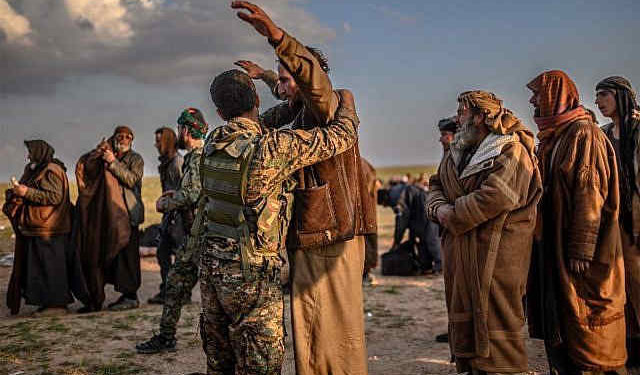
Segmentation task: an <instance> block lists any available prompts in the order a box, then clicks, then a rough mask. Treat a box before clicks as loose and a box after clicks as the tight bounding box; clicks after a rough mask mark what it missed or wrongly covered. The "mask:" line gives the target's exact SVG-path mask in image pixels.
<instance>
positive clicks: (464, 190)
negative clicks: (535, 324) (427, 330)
mask: <svg viewBox="0 0 640 375" xmlns="http://www.w3.org/2000/svg"><path fill="white" fill-rule="evenodd" d="M518 130H519V131H518V132H516V133H511V134H507V135H502V136H500V135H497V134H493V133H492V134H490V135H489V136H487V138H485V140H484V141H483V143H482V144H481V145H480V146H479V148H478V150H477V151H476V155H474V157H473V158H472V159H471V161H470V162H469V165H468V166H467V167H466V168H465V169H464V170H463V171H462V173H459V172H458V168H457V165H456V162H455V161H454V159H455V158H454V157H453V155H452V153H451V151H447V152H446V154H445V157H444V158H443V160H442V163H441V164H440V167H439V171H438V174H436V175H434V176H433V177H432V178H431V183H430V186H431V192H430V194H429V199H428V203H427V209H428V213H429V216H430V219H432V220H437V217H436V210H437V207H438V206H440V205H442V204H451V205H453V206H454V212H453V214H452V215H451V216H450V217H449V222H450V223H449V224H448V225H447V227H445V228H444V230H443V234H442V253H443V263H444V269H443V270H444V278H445V291H446V302H447V310H448V314H449V345H450V346H451V352H452V353H453V354H454V355H455V359H456V364H457V367H458V372H463V371H471V369H476V370H481V371H486V372H524V371H527V370H528V362H527V353H526V348H525V342H524V333H523V328H524V324H525V323H524V319H525V318H524V316H525V315H524V308H523V303H522V299H523V296H524V292H525V285H526V280H527V273H528V269H529V261H530V256H531V245H532V240H533V229H534V224H535V218H536V206H537V203H538V200H539V198H540V195H541V179H540V173H539V171H538V168H537V166H536V164H535V161H534V160H535V158H534V156H533V136H532V134H531V133H530V132H529V131H527V130H524V129H523V128H519V129H518ZM482 155H484V157H482Z"/></svg>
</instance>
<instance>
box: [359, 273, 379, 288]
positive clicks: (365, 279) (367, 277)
mask: <svg viewBox="0 0 640 375" xmlns="http://www.w3.org/2000/svg"><path fill="white" fill-rule="evenodd" d="M372 285H376V279H375V277H373V275H372V274H370V273H368V272H367V273H365V274H364V275H362V286H372Z"/></svg>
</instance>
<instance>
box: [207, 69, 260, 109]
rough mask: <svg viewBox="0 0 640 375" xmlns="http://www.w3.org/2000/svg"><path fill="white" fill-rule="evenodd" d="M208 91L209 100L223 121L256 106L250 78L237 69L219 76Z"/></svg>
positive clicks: (256, 96)
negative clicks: (209, 94)
mask: <svg viewBox="0 0 640 375" xmlns="http://www.w3.org/2000/svg"><path fill="white" fill-rule="evenodd" d="M209 91H210V93H211V100H212V101H213V103H214V104H215V106H216V108H218V110H219V111H220V115H221V116H222V118H223V119H224V120H229V119H231V118H234V117H238V116H240V115H242V114H244V113H247V112H249V111H250V110H252V109H253V108H254V107H255V106H256V103H257V98H258V94H257V93H256V86H255V85H254V84H253V80H252V79H251V77H249V75H247V74H246V73H245V72H242V71H240V70H238V69H232V70H228V71H226V72H224V73H221V74H219V75H218V76H217V77H216V78H215V79H214V80H213V82H212V83H211V87H210V90H209Z"/></svg>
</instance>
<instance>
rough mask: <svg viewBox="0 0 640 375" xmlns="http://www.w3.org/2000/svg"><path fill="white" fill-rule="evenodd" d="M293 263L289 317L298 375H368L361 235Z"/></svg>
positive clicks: (305, 253) (304, 253)
mask: <svg viewBox="0 0 640 375" xmlns="http://www.w3.org/2000/svg"><path fill="white" fill-rule="evenodd" d="M291 260H292V267H293V268H292V272H293V274H292V280H293V282H292V303H291V317H292V319H291V320H292V327H293V343H294V350H295V361H296V373H297V374H298V375H315V374H333V375H341V374H349V375H359V374H367V348H366V345H365V338H364V306H363V300H362V272H363V268H364V237H361V236H356V237H355V238H354V239H352V240H350V241H346V242H341V243H338V244H335V245H332V246H327V247H323V248H319V249H312V250H296V251H295V253H294V254H293V255H292V256H291Z"/></svg>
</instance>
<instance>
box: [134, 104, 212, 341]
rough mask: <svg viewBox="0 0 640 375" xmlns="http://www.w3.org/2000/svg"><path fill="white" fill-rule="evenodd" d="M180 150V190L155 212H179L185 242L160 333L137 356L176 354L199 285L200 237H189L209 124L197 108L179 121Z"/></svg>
mask: <svg viewBox="0 0 640 375" xmlns="http://www.w3.org/2000/svg"><path fill="white" fill-rule="evenodd" d="M177 122H178V147H179V148H180V149H184V150H186V151H187V153H186V154H185V156H184V165H183V170H182V178H181V180H180V185H179V188H178V189H177V190H175V191H173V192H170V193H167V194H165V195H163V196H162V197H160V198H159V199H158V201H157V202H156V210H157V211H158V212H162V213H166V212H172V211H177V212H180V214H181V217H182V223H183V225H184V231H185V233H187V238H186V241H183V243H182V244H181V246H180V247H179V248H178V249H177V250H176V256H175V263H174V264H173V266H172V267H171V269H170V270H169V275H168V277H167V288H166V296H165V300H164V306H163V308H162V317H161V318H160V332H159V333H158V334H156V335H153V336H152V337H151V339H149V340H147V341H145V342H142V343H140V344H138V345H136V350H137V351H138V353H143V354H154V353H160V352H164V351H174V350H175V347H176V326H177V324H178V320H180V314H181V312H182V306H183V305H184V304H185V303H186V302H190V301H191V290H192V289H193V287H194V286H195V285H196V283H197V282H198V270H199V265H200V246H198V240H197V238H195V237H193V236H191V235H190V233H191V227H192V225H193V221H194V219H195V211H196V204H197V202H198V198H199V197H200V192H201V189H202V184H201V183H200V159H201V156H202V147H203V145H204V138H205V136H206V135H207V131H208V130H209V125H207V122H206V121H205V119H204V116H203V114H202V112H200V110H198V109H197V108H187V109H185V110H184V111H182V113H181V114H180V117H179V118H178V121H177Z"/></svg>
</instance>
